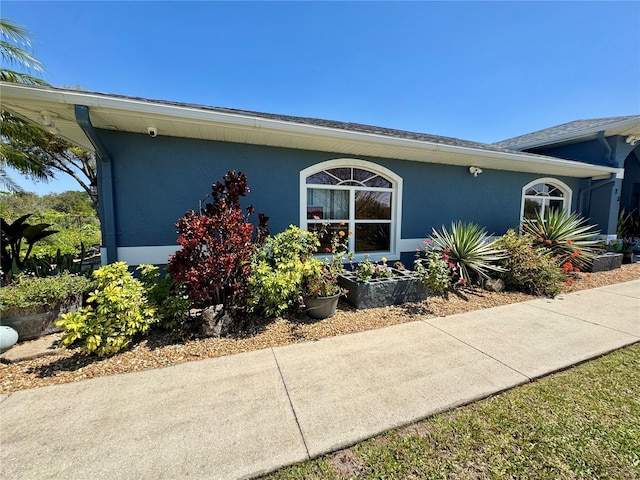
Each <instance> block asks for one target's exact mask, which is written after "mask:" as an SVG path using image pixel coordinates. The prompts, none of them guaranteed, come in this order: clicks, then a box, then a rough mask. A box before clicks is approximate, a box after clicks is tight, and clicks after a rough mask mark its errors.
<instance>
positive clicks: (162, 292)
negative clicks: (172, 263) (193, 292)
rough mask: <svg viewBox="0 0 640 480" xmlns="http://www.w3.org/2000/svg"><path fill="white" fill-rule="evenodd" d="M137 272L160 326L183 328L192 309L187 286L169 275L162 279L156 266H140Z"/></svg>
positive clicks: (172, 328)
mask: <svg viewBox="0 0 640 480" xmlns="http://www.w3.org/2000/svg"><path fill="white" fill-rule="evenodd" d="M136 270H138V271H139V272H140V280H141V282H142V285H143V287H144V290H145V293H146V296H147V300H148V302H149V304H150V305H151V306H152V307H154V308H155V310H156V317H157V318H158V321H159V325H160V326H161V327H162V328H166V329H167V330H174V329H178V328H179V327H180V326H182V325H183V324H184V322H185V320H186V319H187V318H188V314H189V308H190V307H191V299H189V296H188V295H187V288H186V287H185V285H184V284H182V283H178V282H175V281H174V280H173V279H172V278H171V276H170V275H168V274H167V275H166V276H165V277H164V278H163V279H160V270H159V269H158V267H156V266H154V265H140V266H138V268H137V269H136Z"/></svg>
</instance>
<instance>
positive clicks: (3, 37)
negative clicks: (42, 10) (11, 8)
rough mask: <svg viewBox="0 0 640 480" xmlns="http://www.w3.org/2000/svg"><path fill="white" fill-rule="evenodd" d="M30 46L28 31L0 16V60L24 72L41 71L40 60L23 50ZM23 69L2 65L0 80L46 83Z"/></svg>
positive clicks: (29, 83) (36, 83)
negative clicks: (13, 68) (14, 68)
mask: <svg viewBox="0 0 640 480" xmlns="http://www.w3.org/2000/svg"><path fill="white" fill-rule="evenodd" d="M30 48H31V41H30V40H29V31H28V30H27V29H25V28H24V27H22V26H20V25H18V24H17V23H14V22H12V21H11V20H6V19H3V18H0V57H1V58H2V62H3V63H5V62H6V63H7V64H8V65H9V66H11V67H18V68H20V69H21V70H24V71H26V72H29V71H34V72H42V65H41V64H40V62H39V61H38V60H36V59H35V58H34V57H33V56H32V55H31V54H30V53H29V52H28V51H27V50H25V49H30ZM24 71H17V70H12V69H9V68H4V67H2V68H1V69H0V80H2V81H3V82H13V83H25V84H28V85H46V82H45V81H44V80H42V79H40V78H38V77H34V76H33V75H30V74H29V73H25V72H24Z"/></svg>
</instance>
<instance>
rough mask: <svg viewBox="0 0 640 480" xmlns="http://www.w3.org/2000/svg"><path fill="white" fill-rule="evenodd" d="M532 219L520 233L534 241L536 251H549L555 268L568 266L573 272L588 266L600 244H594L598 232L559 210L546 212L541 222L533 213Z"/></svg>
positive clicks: (523, 225) (523, 226) (582, 220)
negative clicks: (553, 259) (554, 261)
mask: <svg viewBox="0 0 640 480" xmlns="http://www.w3.org/2000/svg"><path fill="white" fill-rule="evenodd" d="M535 213H536V216H535V218H534V219H525V220H524V222H523V224H522V231H523V233H528V234H529V235H531V236H532V237H533V246H534V247H535V248H546V249H547V250H549V251H550V252H551V253H552V254H553V256H554V258H555V259H556V263H557V264H558V265H566V264H567V262H569V263H570V264H571V265H572V266H573V267H575V268H583V267H584V266H585V265H591V264H592V263H593V258H594V257H595V255H596V250H598V249H600V248H601V247H602V242H600V241H599V240H593V238H594V237H596V236H597V235H598V234H599V233H600V232H599V231H597V230H594V229H593V227H594V226H593V225H587V221H586V219H584V218H582V217H580V216H579V215H577V214H576V213H572V214H568V213H567V212H564V211H562V210H557V209H548V210H547V211H546V212H545V214H544V218H542V217H541V216H540V213H539V212H537V211H536V212H535Z"/></svg>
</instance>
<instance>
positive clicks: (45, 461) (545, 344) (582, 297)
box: [0, 280, 640, 480]
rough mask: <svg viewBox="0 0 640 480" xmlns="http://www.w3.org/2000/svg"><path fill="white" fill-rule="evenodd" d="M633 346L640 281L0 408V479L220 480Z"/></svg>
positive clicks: (84, 387) (120, 379)
mask: <svg viewBox="0 0 640 480" xmlns="http://www.w3.org/2000/svg"><path fill="white" fill-rule="evenodd" d="M638 341H640V280H637V281H633V282H627V283H623V284H618V285H612V286H608V287H603V288H598V289H593V290H586V291H581V292H576V293H571V294H566V295H562V296H560V297H558V298H556V299H554V300H545V299H539V300H533V301H530V302H525V303H520V304H513V305H506V306H502V307H497V308H493V309H489V310H481V311H475V312H470V313H465V314H460V315H453V316H449V317H440V318H432V319H426V320H424V321H417V322H412V323H407V324H403V325H398V326H393V327H388V328H383V329H379V330H371V331H367V332H362V333H357V334H352V335H345V336H341V337H334V338H329V339H324V340H320V341H316V342H309V343H304V344H297V345H290V346H287V347H279V348H273V349H265V350H260V351H256V352H250V353H244V354H239V355H232V356H228V357H222V358H216V359H210V360H202V361H198V362H191V363H187V364H182V365H177V366H174V367H167V368H162V369H156V370H149V371H144V372H136V373H130V374H124V375H116V376H112V377H102V378H96V379H92V380H87V381H84V382H80V383H75V384H66V385H58V386H51V387H44V388H39V389H34V390H27V391H22V392H17V393H13V394H10V395H3V396H2V397H0V402H1V403H0V422H1V423H0V435H1V437H0V439H1V445H0V469H1V470H0V474H1V476H2V478H4V479H7V480H8V479H29V480H34V479H45V478H69V479H88V478H91V479H114V478H118V479H128V478H131V479H216V478H219V479H233V478H247V477H252V476H256V475H259V474H261V473H266V472H269V471H271V470H274V469H276V468H278V467H280V466H283V465H287V464H291V463H296V462H300V461H304V460H307V459H309V458H312V457H315V456H318V455H321V454H323V453H327V452H330V451H332V450H335V449H339V448H341V447H345V446H348V445H351V444H353V443H355V442H357V441H359V440H362V439H365V438H368V437H371V436H373V435H376V434H378V433H381V432H383V431H385V430H388V429H390V428H393V427H397V426H400V425H404V424H408V423H411V422H414V421H416V420H419V419H422V418H425V417H428V416H430V415H433V414H434V413H437V412H440V411H443V410H446V409H450V408H452V407H455V406H458V405H461V404H465V403H469V402H471V401H473V400H476V399H480V398H483V397H486V396H488V395H491V394H493V393H497V392H500V391H502V390H505V389H508V388H511V387H513V386H516V385H519V384H522V383H525V382H528V381H530V380H531V379H533V378H535V377H538V376H541V375H545V374H547V373H550V372H553V371H556V370H559V369H562V368H565V367H568V366H570V365H573V364H575V363H578V362H581V361H584V360H587V359H590V358H593V357H597V356H599V355H601V354H604V353H606V352H609V351H611V350H614V349H617V348H620V347H623V346H625V345H630V344H632V343H635V342H638Z"/></svg>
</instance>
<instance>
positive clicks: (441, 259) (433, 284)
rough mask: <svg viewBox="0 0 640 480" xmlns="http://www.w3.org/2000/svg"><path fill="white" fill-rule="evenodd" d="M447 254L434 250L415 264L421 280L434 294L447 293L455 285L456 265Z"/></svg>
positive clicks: (414, 266) (415, 269)
mask: <svg viewBox="0 0 640 480" xmlns="http://www.w3.org/2000/svg"><path fill="white" fill-rule="evenodd" d="M445 256H446V255H443V254H442V253H438V252H435V251H433V250H432V251H429V252H427V254H426V256H425V258H418V259H416V261H415V262H414V264H413V268H414V271H415V272H416V273H417V274H418V276H419V278H420V281H421V282H422V283H423V284H424V285H425V287H427V289H428V290H429V292H431V293H432V294H434V295H446V293H447V292H448V291H449V290H450V289H451V287H452V286H453V276H454V273H455V266H454V265H453V263H451V262H449V261H448V259H447V258H445Z"/></svg>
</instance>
